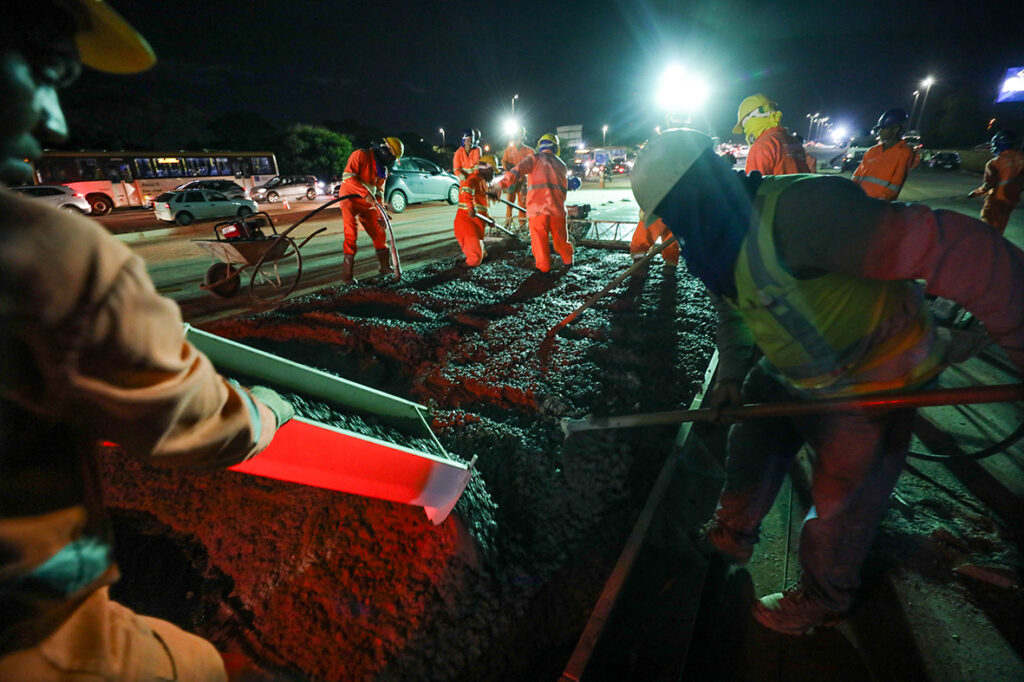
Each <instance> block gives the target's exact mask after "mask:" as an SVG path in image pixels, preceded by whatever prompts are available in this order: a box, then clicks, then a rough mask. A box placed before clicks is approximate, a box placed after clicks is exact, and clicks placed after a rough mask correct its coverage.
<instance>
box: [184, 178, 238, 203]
mask: <svg viewBox="0 0 1024 682" xmlns="http://www.w3.org/2000/svg"><path fill="white" fill-rule="evenodd" d="M174 189H175V191H181V190H183V189H212V190H213V191H214V192H220V193H221V194H223V195H224V196H226V197H228V198H229V199H248V198H249V193H248V192H246V191H245V188H244V187H242V186H241V185H239V184H238V183H237V182H231V181H230V180H193V181H192V182H186V183H185V184H184V185H178V186H177V187H175V188H174Z"/></svg>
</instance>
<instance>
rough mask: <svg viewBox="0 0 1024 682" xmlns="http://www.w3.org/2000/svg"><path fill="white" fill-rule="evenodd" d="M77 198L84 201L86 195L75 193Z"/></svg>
mask: <svg viewBox="0 0 1024 682" xmlns="http://www.w3.org/2000/svg"><path fill="white" fill-rule="evenodd" d="M75 196H76V197H78V198H79V199H84V198H85V195H84V194H82V193H81V192H75Z"/></svg>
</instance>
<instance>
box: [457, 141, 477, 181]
mask: <svg viewBox="0 0 1024 682" xmlns="http://www.w3.org/2000/svg"><path fill="white" fill-rule="evenodd" d="M479 162H480V147H470V149H469V153H468V154H467V153H466V148H465V147H459V148H458V149H456V150H455V156H454V157H453V158H452V172H453V173H454V174H455V177H457V178H468V177H469V176H470V175H471V174H473V173H474V172H476V164H477V163H479Z"/></svg>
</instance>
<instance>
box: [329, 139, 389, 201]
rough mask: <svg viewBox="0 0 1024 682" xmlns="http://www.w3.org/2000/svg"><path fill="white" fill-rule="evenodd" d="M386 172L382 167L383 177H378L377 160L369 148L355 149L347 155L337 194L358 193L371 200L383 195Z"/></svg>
mask: <svg viewBox="0 0 1024 682" xmlns="http://www.w3.org/2000/svg"><path fill="white" fill-rule="evenodd" d="M387 176H388V172H387V169H384V177H380V174H379V173H378V169H377V160H376V159H375V158H373V151H372V150H370V149H357V150H355V151H354V152H352V154H351V155H350V156H349V157H348V162H347V163H346V164H345V172H344V173H342V174H341V189H340V191H339V192H338V196H345V195H346V194H358V195H360V196H364V197H367V198H368V199H369V200H370V201H372V200H373V199H374V198H375V197H376V198H381V197H383V196H384V183H385V181H386V180H387Z"/></svg>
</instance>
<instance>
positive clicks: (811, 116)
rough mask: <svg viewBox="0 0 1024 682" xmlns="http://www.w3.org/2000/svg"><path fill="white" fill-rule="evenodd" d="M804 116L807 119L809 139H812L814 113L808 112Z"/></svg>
mask: <svg viewBox="0 0 1024 682" xmlns="http://www.w3.org/2000/svg"><path fill="white" fill-rule="evenodd" d="M804 118H806V119H807V141H808V142H810V141H811V127H812V126H813V125H814V114H807V116H805V117H804Z"/></svg>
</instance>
